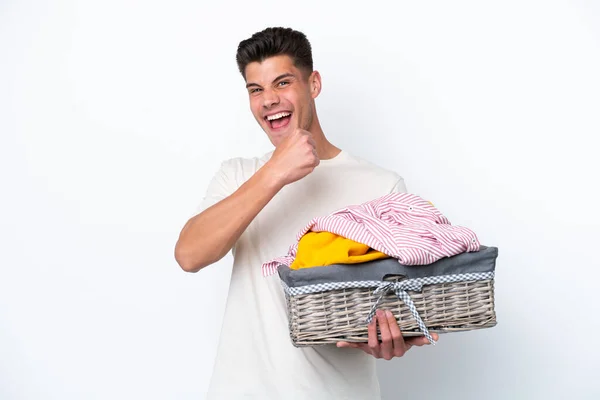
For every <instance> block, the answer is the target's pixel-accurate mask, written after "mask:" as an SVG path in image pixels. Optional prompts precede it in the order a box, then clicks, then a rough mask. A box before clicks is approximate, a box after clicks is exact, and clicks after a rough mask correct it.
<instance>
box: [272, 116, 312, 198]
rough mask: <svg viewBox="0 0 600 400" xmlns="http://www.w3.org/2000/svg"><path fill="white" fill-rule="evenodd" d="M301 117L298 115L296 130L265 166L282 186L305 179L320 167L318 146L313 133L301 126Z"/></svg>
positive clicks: (280, 144)
mask: <svg viewBox="0 0 600 400" xmlns="http://www.w3.org/2000/svg"><path fill="white" fill-rule="evenodd" d="M301 117H302V116H301V115H298V118H297V121H298V122H297V126H296V128H295V129H294V130H293V132H292V133H291V134H290V135H289V136H288V137H286V138H285V139H284V140H283V141H282V142H281V143H279V145H278V146H277V148H276V149H275V151H274V152H273V155H272V156H271V159H270V160H269V161H268V162H267V164H266V165H265V167H267V168H268V169H270V170H271V171H272V172H273V173H274V174H275V176H276V178H277V179H278V180H279V182H280V184H281V185H282V186H285V185H287V184H290V183H292V182H296V181H297V180H300V179H302V178H304V177H305V176H306V175H308V174H310V173H311V172H312V171H313V170H314V169H315V167H316V166H317V165H319V156H318V155H317V149H316V146H317V145H316V143H315V141H314V139H313V137H312V135H311V133H310V132H309V131H307V130H305V129H302V127H301V126H300V124H301V120H302V118H301Z"/></svg>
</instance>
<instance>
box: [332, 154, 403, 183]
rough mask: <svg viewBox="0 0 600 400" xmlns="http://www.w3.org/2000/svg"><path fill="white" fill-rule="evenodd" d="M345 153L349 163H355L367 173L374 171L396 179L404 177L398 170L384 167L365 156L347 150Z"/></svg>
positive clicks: (381, 175) (376, 173)
mask: <svg viewBox="0 0 600 400" xmlns="http://www.w3.org/2000/svg"><path fill="white" fill-rule="evenodd" d="M344 153H345V159H346V160H347V161H348V163H349V164H352V165H354V166H355V167H356V168H358V169H361V170H364V171H365V172H367V173H373V174H375V175H377V176H380V177H382V178H388V179H392V180H396V181H397V180H400V179H402V176H400V174H398V173H397V172H395V171H393V170H391V169H389V168H385V167H382V166H381V165H379V164H377V163H376V162H373V161H370V160H368V159H366V158H363V157H359V156H357V155H355V154H352V153H349V152H347V151H345V150H344Z"/></svg>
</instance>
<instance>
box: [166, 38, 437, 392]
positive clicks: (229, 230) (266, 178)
mask: <svg viewBox="0 0 600 400" xmlns="http://www.w3.org/2000/svg"><path fill="white" fill-rule="evenodd" d="M237 63H238V67H239V70H240V72H241V74H242V76H243V77H244V80H245V82H246V89H247V91H248V97H249V99H250V109H251V111H252V114H253V115H254V117H255V118H256V121H257V122H258V123H259V125H260V126H261V128H262V129H263V130H264V131H265V132H266V134H267V135H268V137H269V139H270V141H271V143H272V144H273V145H274V146H275V150H274V151H273V152H270V153H268V154H266V155H264V156H263V157H260V158H253V159H242V158H235V159H231V160H228V161H225V162H224V163H223V164H222V165H221V168H220V170H219V172H218V173H217V174H216V175H215V177H214V178H213V180H212V182H211V183H210V185H209V188H208V191H207V194H206V196H205V198H204V201H203V203H202V205H201V207H200V209H201V212H200V213H199V214H198V215H196V216H195V217H193V218H192V219H190V220H189V221H188V222H187V223H186V225H185V226H184V228H183V230H182V232H181V235H180V237H179V240H178V242H177V245H176V248H175V257H176V259H177V262H178V263H179V264H180V266H181V267H182V268H183V269H184V270H185V271H188V272H196V271H199V270H200V269H202V268H204V267H206V266H208V265H210V264H212V263H214V262H216V261H218V260H220V259H221V258H222V257H223V256H225V254H227V252H229V251H230V250H233V255H234V263H233V272H232V277H231V284H230V289H229V295H228V298H227V306H226V310H225V316H224V320H223V327H222V331H221V338H220V343H219V348H218V352H217V358H216V363H215V367H214V371H213V376H212V380H211V384H210V389H209V393H208V398H209V399H241V398H255V399H261V400H262V399H278V400H279V399H361V400H364V399H377V398H379V397H380V395H379V384H378V381H377V376H376V371H375V358H384V359H388V360H389V359H391V358H392V357H400V356H402V355H403V354H404V353H405V352H406V351H407V350H408V349H409V348H410V347H411V346H413V345H417V346H420V345H423V344H426V343H427V340H426V339H425V338H424V337H419V338H411V339H406V340H403V338H402V335H401V333H400V329H399V328H398V325H397V323H396V320H395V319H394V317H393V316H392V315H391V314H390V313H389V312H388V313H387V314H386V313H385V312H382V311H381V310H380V311H378V314H377V318H375V319H374V320H373V321H374V322H373V323H372V324H370V326H369V328H368V329H369V339H368V343H346V342H340V343H338V345H337V346H333V345H325V346H318V347H315V348H295V347H293V346H292V344H291V341H290V338H289V333H288V322H287V315H286V306H285V298H284V294H283V291H282V288H281V284H280V282H279V279H278V277H277V276H270V277H263V276H262V274H261V264H262V263H263V262H265V261H267V260H270V259H272V258H274V257H277V256H281V255H284V254H286V253H287V250H288V248H289V246H290V245H291V244H292V243H293V242H294V240H295V238H296V234H297V233H298V231H300V230H301V229H302V228H303V227H304V226H305V225H306V224H307V223H308V222H309V221H310V220H311V219H312V218H313V217H317V216H323V215H327V214H329V213H331V212H333V211H335V210H337V209H339V208H342V207H344V206H347V205H351V204H359V203H363V202H366V201H369V200H372V199H374V198H377V197H380V196H383V195H385V194H387V193H390V192H392V191H397V192H398V191H399V192H405V191H406V187H405V185H404V181H403V179H402V178H401V177H400V176H399V175H397V174H396V173H394V172H391V171H387V170H384V169H382V168H380V167H377V166H375V165H373V164H371V163H369V162H367V161H365V160H362V159H359V158H357V157H354V156H352V155H350V154H348V153H347V152H345V151H343V150H340V149H339V148H338V147H336V146H334V145H333V144H331V143H330V142H329V141H328V140H327V138H326V137H325V135H324V134H323V130H322V129H321V125H320V123H319V119H318V116H317V112H316V107H315V99H316V98H317V96H318V95H319V93H320V92H321V76H320V75H319V72H317V71H315V70H313V61H312V54H311V46H310V43H309V42H308V40H307V38H306V36H305V35H304V34H303V33H301V32H297V31H294V30H292V29H284V28H268V29H265V30H264V31H262V32H258V33H256V34H254V35H253V36H252V37H251V38H249V39H247V40H244V41H242V42H241V43H240V44H239V47H238V51H237ZM375 321H377V322H376V323H375ZM376 324H378V326H379V329H380V331H381V335H382V342H381V343H380V342H379V341H378V339H377V331H376V329H377V325H376ZM434 337H435V338H437V335H435V336H434ZM341 347H345V348H341Z"/></svg>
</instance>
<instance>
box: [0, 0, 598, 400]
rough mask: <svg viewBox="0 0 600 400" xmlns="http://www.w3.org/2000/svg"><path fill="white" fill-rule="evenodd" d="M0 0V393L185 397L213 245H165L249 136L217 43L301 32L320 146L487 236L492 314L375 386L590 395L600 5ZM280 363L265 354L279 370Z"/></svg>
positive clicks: (215, 309)
mask: <svg viewBox="0 0 600 400" xmlns="http://www.w3.org/2000/svg"><path fill="white" fill-rule="evenodd" d="M317 3H318V2H304V1H302V2H287V3H286V2H274V1H273V2H267V1H252V2H213V3H211V4H208V5H206V4H204V2H201V1H179V2H168V3H167V2H166V1H165V2H149V1H142V0H139V1H133V0H126V1H123V0H118V1H117V0H107V1H102V2H93V1H83V0H82V1H55V2H50V1H14V0H13V1H11V0H3V1H2V2H0V134H1V141H0V174H1V175H0V177H1V180H0V184H1V187H2V193H1V197H0V202H1V209H0V213H1V214H0V224H1V231H0V235H1V236H0V247H1V250H0V398H1V399H134V398H135V399H142V398H143V399H192V398H195V399H197V398H200V399H201V398H203V397H204V391H205V390H206V388H207V385H208V380H209V378H210V373H211V369H212V363H213V359H214V357H215V353H216V344H217V338H218V333H219V329H220V323H221V318H222V312H223V310H224V301H225V294H226V289H227V284H228V278H229V272H230V261H231V260H230V259H229V258H226V259H225V260H223V261H222V262H220V263H218V264H216V265H214V266H212V267H210V268H208V269H206V270H204V271H202V272H201V273H199V274H195V275H194V274H186V273H184V272H182V271H181V270H180V269H179V267H178V266H177V264H176V262H175V260H174V257H173V247H174V244H175V241H176V239H177V236H178V234H179V231H180V229H181V227H182V226H183V224H184V223H185V221H186V220H187V218H188V217H190V216H191V215H192V213H193V211H194V209H195V208H196V206H197V205H198V203H199V202H200V200H201V198H202V196H203V194H204V190H205V189H206V185H207V183H208V181H209V179H210V178H211V176H212V175H213V173H214V172H215V171H216V170H217V168H218V166H219V163H220V162H221V161H222V160H223V159H226V158H229V157H234V156H254V155H260V154H262V153H264V152H266V151H269V150H270V149H271V147H270V143H269V142H268V141H267V139H266V135H265V134H264V133H263V132H262V131H261V130H260V129H259V127H258V125H257V124H256V123H255V121H254V120H253V118H252V116H251V114H250V111H249V107H248V103H247V95H246V92H245V90H244V87H243V86H244V82H243V80H242V78H241V76H240V75H239V74H238V72H237V69H236V68H237V67H236V64H235V50H236V48H237V44H238V42H239V41H240V40H242V39H245V38H246V37H248V36H250V35H251V34H252V33H253V32H255V31H258V30H262V29H263V28H265V27H267V26H274V25H275V26H291V27H293V28H295V29H299V30H302V31H304V32H305V33H306V34H307V35H308V37H309V39H310V40H311V42H312V45H313V49H314V60H315V67H316V68H317V69H318V70H319V71H320V72H321V74H322V77H323V92H322V95H321V96H320V97H319V99H318V101H317V103H318V110H319V115H320V117H321V121H322V124H323V127H324V130H325V133H326V134H327V135H328V137H329V139H330V140H331V141H332V142H333V143H335V144H336V145H338V146H339V147H342V148H343V149H345V150H347V151H349V152H351V153H354V154H356V155H358V156H361V157H365V158H367V159H370V160H372V161H374V162H376V163H378V164H379V165H381V166H383V167H386V168H390V169H393V170H395V171H397V172H398V173H400V174H401V175H402V176H403V177H404V178H405V180H406V184H407V186H408V189H409V191H411V192H413V193H416V194H419V195H421V196H424V197H426V198H428V199H430V200H431V201H433V202H434V204H435V205H436V206H437V207H438V208H439V209H440V210H441V211H442V212H443V213H444V214H445V215H446V216H448V217H449V219H450V221H451V222H452V223H453V224H457V225H464V226H468V227H470V228H472V229H473V230H475V231H476V232H477V233H478V235H479V237H480V239H481V241H482V242H483V243H484V244H487V245H492V246H497V247H499V249H500V258H499V259H498V265H497V278H496V296H497V304H496V311H497V316H498V325H497V326H496V327H495V328H492V329H486V330H481V331H475V332H466V333H456V334H449V335H445V336H443V337H442V338H441V340H440V342H439V345H438V346H435V347H427V348H423V349H414V350H411V351H410V352H409V353H408V354H407V355H406V356H405V357H404V358H401V359H395V360H393V361H391V362H381V363H380V364H379V367H380V376H381V385H382V390H383V394H384V398H385V399H396V398H407V399H413V398H421V399H484V398H485V399H563V398H567V397H568V398H572V399H592V398H598V397H599V396H600V384H599V383H598V372H599V370H600V366H599V361H598V359H599V357H600V354H599V351H598V346H597V340H598V331H599V330H600V329H599V328H600V326H599V318H598V311H599V307H598V301H597V296H596V293H597V292H598V289H597V288H598V281H599V280H600V274H599V273H598V268H599V267H600V263H599V262H598V254H597V253H598V241H599V239H600V236H599V234H598V228H599V227H600V226H599V225H600V223H599V221H600V218H599V216H598V205H599V204H600V203H599V202H600V199H599V196H598V188H597V185H598V183H597V173H598V171H599V170H600V166H599V163H598V150H597V149H598V147H597V143H598V139H597V136H598V134H599V133H600V117H599V111H600V73H599V71H600V6H599V5H598V3H597V2H593V1H591V0H589V1H571V2H567V1H537V2H534V1H523V0H520V1H502V2H482V1H471V2H468V1H452V2H444V1H440V2H413V1H402V2H398V1H390V2H389V3H380V2H377V1H370V2H367V3H364V4H356V5H353V4H351V3H348V2H345V1H344V2H341V1H339V2H335V3H334V2H323V3H322V4H319V5H318V4H317ZM282 368H285V366H282Z"/></svg>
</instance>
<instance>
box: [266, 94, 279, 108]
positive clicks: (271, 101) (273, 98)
mask: <svg viewBox="0 0 600 400" xmlns="http://www.w3.org/2000/svg"><path fill="white" fill-rule="evenodd" d="M277 104H279V96H278V95H277V93H275V91H273V90H265V91H264V92H263V106H264V107H265V108H271V107H273V106H275V105H277Z"/></svg>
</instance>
